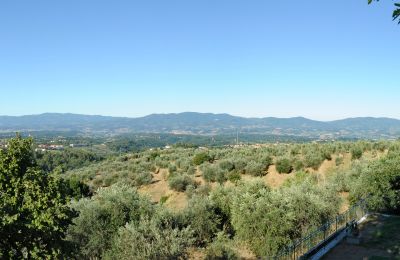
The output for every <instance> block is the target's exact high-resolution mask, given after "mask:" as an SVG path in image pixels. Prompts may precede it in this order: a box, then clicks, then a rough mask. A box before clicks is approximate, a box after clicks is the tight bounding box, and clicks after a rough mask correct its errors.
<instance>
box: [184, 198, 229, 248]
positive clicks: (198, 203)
mask: <svg viewBox="0 0 400 260" xmlns="http://www.w3.org/2000/svg"><path fill="white" fill-rule="evenodd" d="M182 218H183V223H186V225H187V226H190V227H191V229H192V230H193V232H194V238H195V243H196V245H198V246H203V245H205V244H207V243H209V242H211V241H212V240H213V238H214V237H215V234H216V233H217V232H219V231H221V228H222V227H221V216H220V214H218V210H217V208H216V207H215V205H214V204H213V203H212V201H211V200H210V199H209V198H208V197H202V196H193V197H192V198H191V199H190V200H189V202H188V207H187V208H186V209H185V210H184V211H183V213H182Z"/></svg>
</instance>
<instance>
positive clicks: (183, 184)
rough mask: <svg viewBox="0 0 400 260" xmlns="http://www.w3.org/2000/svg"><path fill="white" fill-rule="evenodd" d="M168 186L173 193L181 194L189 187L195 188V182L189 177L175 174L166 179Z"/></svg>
mask: <svg viewBox="0 0 400 260" xmlns="http://www.w3.org/2000/svg"><path fill="white" fill-rule="evenodd" d="M168 185H169V187H170V188H171V189H173V190H175V191H179V192H183V191H185V190H186V188H187V187H188V186H189V185H192V186H196V182H195V181H194V180H193V178H192V177H190V176H189V175H186V174H176V175H174V176H172V177H170V178H169V179H168Z"/></svg>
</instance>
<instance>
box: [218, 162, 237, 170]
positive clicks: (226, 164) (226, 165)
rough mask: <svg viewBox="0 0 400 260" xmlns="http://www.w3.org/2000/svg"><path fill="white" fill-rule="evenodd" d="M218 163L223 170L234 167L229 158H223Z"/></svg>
mask: <svg viewBox="0 0 400 260" xmlns="http://www.w3.org/2000/svg"><path fill="white" fill-rule="evenodd" d="M218 165H219V167H220V168H221V169H222V170H225V171H232V170H233V169H235V165H234V164H233V162H232V161H230V160H223V161H221V162H220V163H219V164H218Z"/></svg>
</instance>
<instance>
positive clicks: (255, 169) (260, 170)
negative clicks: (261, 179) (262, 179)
mask: <svg viewBox="0 0 400 260" xmlns="http://www.w3.org/2000/svg"><path fill="white" fill-rule="evenodd" d="M265 170H266V168H265V165H264V164H262V163H258V162H255V161H251V162H249V163H248V164H247V166H246V174H249V175H251V176H264V175H265V174H266V171H265Z"/></svg>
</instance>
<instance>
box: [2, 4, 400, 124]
mask: <svg viewBox="0 0 400 260" xmlns="http://www.w3.org/2000/svg"><path fill="white" fill-rule="evenodd" d="M366 2H367V0H355V1H349V0H338V1H316V0H312V1H307V0H305V1H283V0H282V1H268V0H190V1H189V0H181V1H175V0H168V1H166V0H159V1H153V0H143V1H139V0H137V1H136V0H129V1H122V0H108V1H105V0H63V1H62V0H60V1H54V0H47V1H45V0H35V1H22V0H2V1H0V93H1V96H0V97H1V99H0V114H1V115H23V114H38V113H43V112H72V113H82V114H101V115H113V116H130V117H136V116H143V115H147V114H150V113H170V112H183V111H197V112H214V113H230V114H234V115H240V116H256V117H262V116H278V117H291V116H305V117H309V118H313V119H320V120H331V119H336V118H344V117H351V116H387V117H395V118H400V78H399V75H400V63H399V62H400V45H399V43H400V26H399V25H397V23H395V22H392V21H391V13H392V11H393V2H392V1H390V0H387V1H381V2H380V3H378V4H374V5H373V6H368V5H367V3H366Z"/></svg>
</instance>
